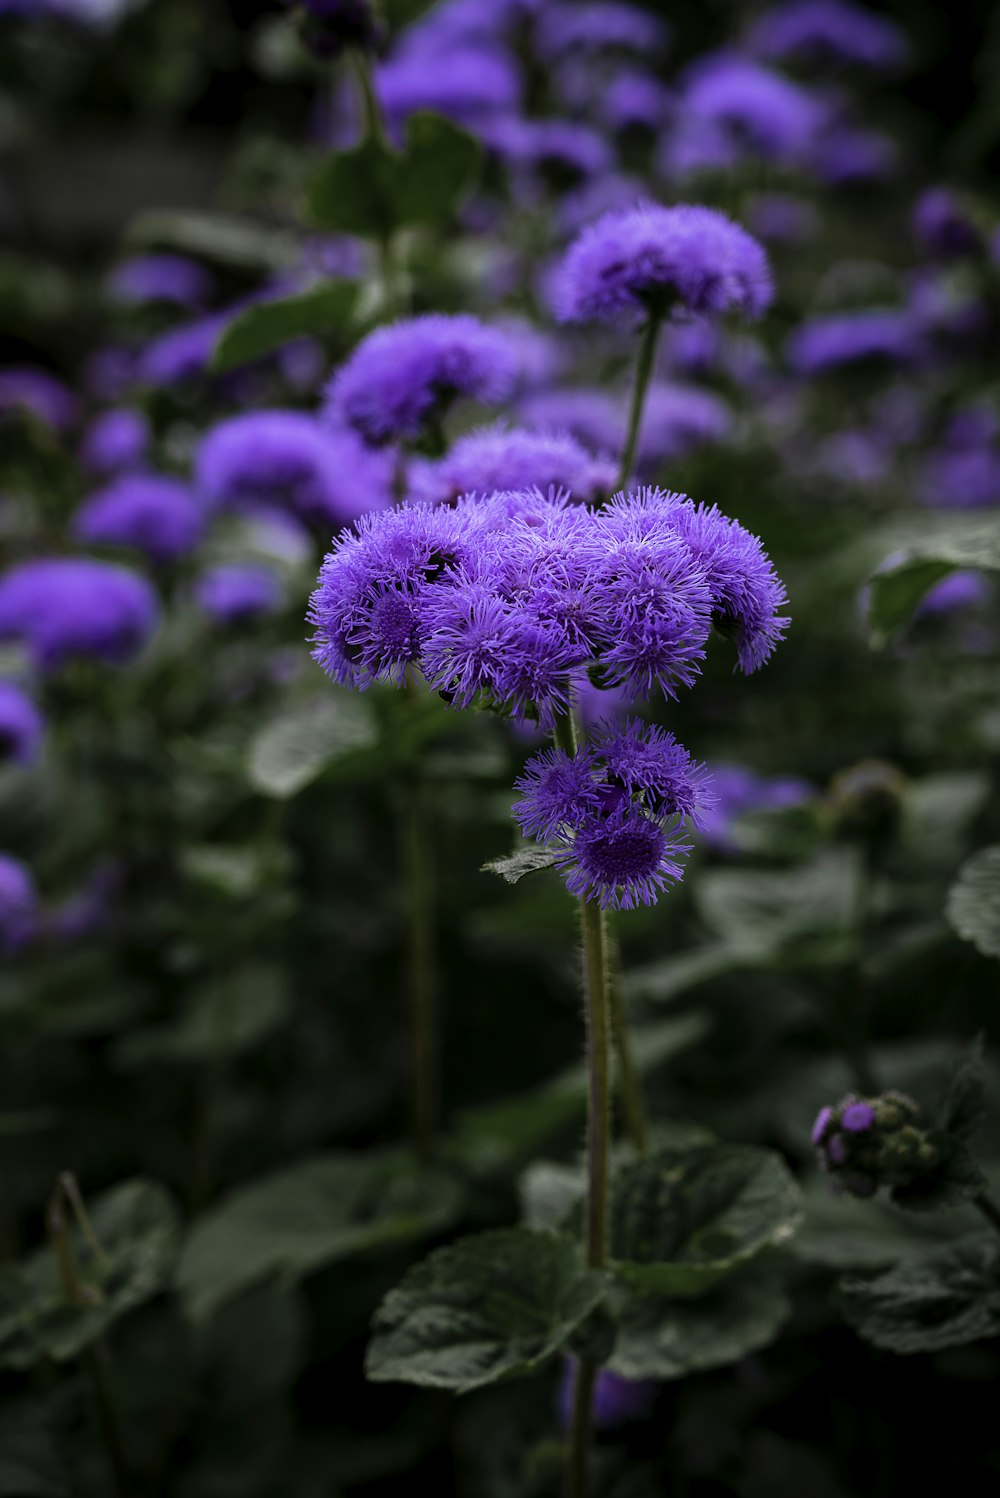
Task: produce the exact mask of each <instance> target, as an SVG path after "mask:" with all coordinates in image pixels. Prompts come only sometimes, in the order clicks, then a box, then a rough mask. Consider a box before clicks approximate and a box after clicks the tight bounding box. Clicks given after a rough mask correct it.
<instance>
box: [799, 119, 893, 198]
mask: <svg viewBox="0 0 1000 1498" xmlns="http://www.w3.org/2000/svg"><path fill="white" fill-rule="evenodd" d="M898 158H899V153H898V152H897V150H896V146H895V144H894V142H893V141H892V140H891V139H890V138H889V136H888V135H884V134H882V132H881V131H878V130H862V129H859V128H858V127H857V126H854V125H846V124H843V123H840V124H835V125H833V126H831V127H830V129H828V130H822V131H820V133H819V134H818V135H817V137H816V139H815V140H814V141H812V142H811V143H810V147H809V151H808V155H807V159H806V162H805V165H806V166H807V167H808V168H809V170H810V171H812V172H813V173H814V174H815V175H816V176H817V177H818V178H819V179H820V181H821V182H825V183H826V185H827V186H828V187H848V188H849V187H865V186H871V185H872V184H874V183H879V182H887V181H888V180H889V179H890V178H891V177H892V175H893V173H894V172H895V170H896V165H897V162H898Z"/></svg>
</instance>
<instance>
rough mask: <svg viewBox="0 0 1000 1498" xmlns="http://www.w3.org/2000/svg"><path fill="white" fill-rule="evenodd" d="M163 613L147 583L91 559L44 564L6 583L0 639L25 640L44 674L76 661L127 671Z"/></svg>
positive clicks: (1, 593) (0, 593) (15, 570)
mask: <svg viewBox="0 0 1000 1498" xmlns="http://www.w3.org/2000/svg"><path fill="white" fill-rule="evenodd" d="M157 613H158V610H157V603H156V595H155V594H154V592H153V590H152V588H151V587H150V585H149V583H148V582H147V581H146V579H145V578H144V577H140V575H139V574H138V573H137V572H133V571H131V570H130V569H129V568H127V567H121V566H117V565H115V564H112V563H111V562H100V561H96V560H94V559H93V558H91V557H45V558H40V559H39V560H37V561H31V562H22V563H20V565H18V566H16V567H12V568H11V569H10V570H9V571H8V572H6V573H4V574H3V576H2V577H0V639H18V640H23V641H24V643H25V644H26V645H27V646H28V647H29V649H30V650H31V652H32V655H33V656H34V658H35V661H36V663H37V665H38V666H39V667H40V668H41V669H42V670H45V671H52V670H55V669H56V668H57V667H59V666H61V665H62V664H63V663H64V662H65V661H66V660H69V659H71V658H72V657H74V656H84V657H87V656H90V657H93V658H95V659H97V660H102V661H105V662H107V663H108V664H111V665H123V664H125V663H126V662H127V661H129V660H131V659H132V657H133V656H135V655H137V654H138V652H139V651H140V650H141V649H142V647H143V646H144V645H145V643H146V641H147V640H148V639H149V637H150V635H151V634H152V633H153V630H154V629H155V627H156V622H157Z"/></svg>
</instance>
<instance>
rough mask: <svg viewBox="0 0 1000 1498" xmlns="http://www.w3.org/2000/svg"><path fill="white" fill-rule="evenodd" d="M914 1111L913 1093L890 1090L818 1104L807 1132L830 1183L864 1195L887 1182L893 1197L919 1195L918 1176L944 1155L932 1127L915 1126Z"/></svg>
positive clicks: (928, 1175) (928, 1173)
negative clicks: (814, 1120) (832, 1102)
mask: <svg viewBox="0 0 1000 1498" xmlns="http://www.w3.org/2000/svg"><path fill="white" fill-rule="evenodd" d="M919 1113H920V1110H919V1109H918V1107H917V1104H916V1103H915V1102H914V1101H913V1099H912V1098H910V1097H907V1096H906V1094H905V1093H902V1092H895V1091H892V1092H884V1093H882V1094H881V1095H880V1096H878V1097H874V1098H862V1097H858V1096H857V1095H856V1094H855V1093H848V1094H847V1096H846V1097H843V1098H841V1099H840V1101H839V1102H838V1103H836V1104H835V1105H834V1106H833V1107H827V1108H821V1109H820V1111H819V1113H818V1115H817V1117H816V1122H815V1123H814V1124H813V1127H812V1135H811V1138H812V1142H813V1144H814V1146H815V1147H816V1149H817V1151H818V1153H819V1159H820V1164H821V1166H822V1167H823V1169H824V1170H826V1171H828V1172H829V1173H830V1175H831V1177H832V1180H833V1184H834V1186H835V1187H836V1188H837V1189H838V1190H840V1191H847V1192H850V1194H851V1195H852V1196H858V1197H863V1198H867V1197H871V1196H874V1195H875V1193H876V1192H877V1191H878V1189H879V1187H880V1186H889V1187H891V1188H892V1195H893V1197H894V1199H895V1200H897V1201H905V1200H906V1199H907V1198H910V1199H912V1200H914V1201H916V1200H919V1197H920V1193H921V1184H922V1182H924V1181H927V1180H929V1179H932V1178H933V1177H934V1176H935V1174H936V1173H937V1171H938V1169H939V1167H940V1166H941V1164H942V1161H943V1156H942V1152H941V1148H940V1143H939V1141H938V1140H937V1139H935V1133H936V1131H928V1130H925V1129H922V1128H920V1127H918V1125H917V1119H918V1118H919Z"/></svg>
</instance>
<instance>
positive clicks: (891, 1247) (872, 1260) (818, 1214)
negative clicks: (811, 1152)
mask: <svg viewBox="0 0 1000 1498" xmlns="http://www.w3.org/2000/svg"><path fill="white" fill-rule="evenodd" d="M803 1200H804V1205H805V1217H804V1220H803V1223H802V1226H801V1228H800V1229H799V1231H798V1232H797V1233H796V1235H795V1237H794V1239H793V1240H792V1244H791V1248H792V1252H793V1253H794V1254H795V1256H796V1258H799V1259H802V1260H804V1261H805V1262H806V1263H809V1264H823V1265H825V1266H826V1267H827V1268H830V1269H884V1268H888V1267H889V1266H890V1265H893V1264H899V1263H901V1262H903V1261H906V1262H909V1261H910V1260H912V1259H917V1258H920V1257H922V1256H923V1255H924V1254H926V1253H927V1252H928V1250H929V1249H933V1248H935V1247H940V1246H942V1245H943V1244H947V1243H948V1242H949V1241H951V1240H954V1239H955V1238H958V1237H961V1236H962V1235H963V1234H967V1233H969V1232H971V1231H972V1230H974V1228H975V1227H976V1224H977V1220H978V1217H977V1214H976V1213H975V1212H974V1211H973V1210H972V1209H971V1208H970V1207H967V1206H965V1207H963V1206H958V1207H954V1208H952V1209H950V1210H946V1211H943V1212H935V1213H933V1214H931V1213H928V1214H926V1215H921V1216H918V1217H915V1216H913V1215H912V1213H909V1214H908V1213H906V1212H904V1211H902V1210H901V1209H900V1208H898V1207H895V1206H894V1205H893V1204H892V1202H890V1201H887V1200H883V1199H882V1198H881V1197H879V1198H876V1199H875V1200H873V1201H859V1199H858V1198H857V1197H856V1196H851V1195H849V1194H848V1193H847V1192H838V1191H834V1189H833V1187H832V1185H831V1183H830V1178H829V1176H827V1175H815V1176H813V1177H811V1178H810V1179H809V1180H808V1181H807V1182H806V1183H805V1185H804V1187H803Z"/></svg>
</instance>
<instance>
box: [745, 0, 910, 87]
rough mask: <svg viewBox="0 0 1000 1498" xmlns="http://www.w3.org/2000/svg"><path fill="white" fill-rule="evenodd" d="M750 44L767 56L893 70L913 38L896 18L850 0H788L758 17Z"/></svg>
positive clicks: (902, 61)
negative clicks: (895, 20) (896, 22)
mask: <svg viewBox="0 0 1000 1498" xmlns="http://www.w3.org/2000/svg"><path fill="white" fill-rule="evenodd" d="M749 45H750V46H751V48H752V49H753V50H754V51H756V52H758V53H759V54H760V55H761V56H762V57H772V58H794V59H795V60H796V61H806V62H818V63H854V64H857V65H858V66H860V67H866V68H872V69H875V70H878V71H889V70H893V69H896V68H898V67H901V66H903V65H904V64H905V63H906V61H907V59H908V57H909V51H910V49H909V43H908V42H907V39H906V36H905V34H904V32H903V31H902V30H901V28H900V27H899V26H897V25H896V24H895V22H894V21H890V20H889V19H888V18H887V17H885V16H880V15H878V14H876V13H875V12H873V11H871V10H869V9H868V7H867V6H861V5H854V4H852V3H850V0H789V3H787V4H784V5H776V6H774V7H773V8H772V9H771V10H769V11H767V12H766V14H765V15H763V16H761V18H760V19H759V20H758V21H757V22H756V24H755V25H754V26H753V28H752V29H751V32H750V36H749Z"/></svg>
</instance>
